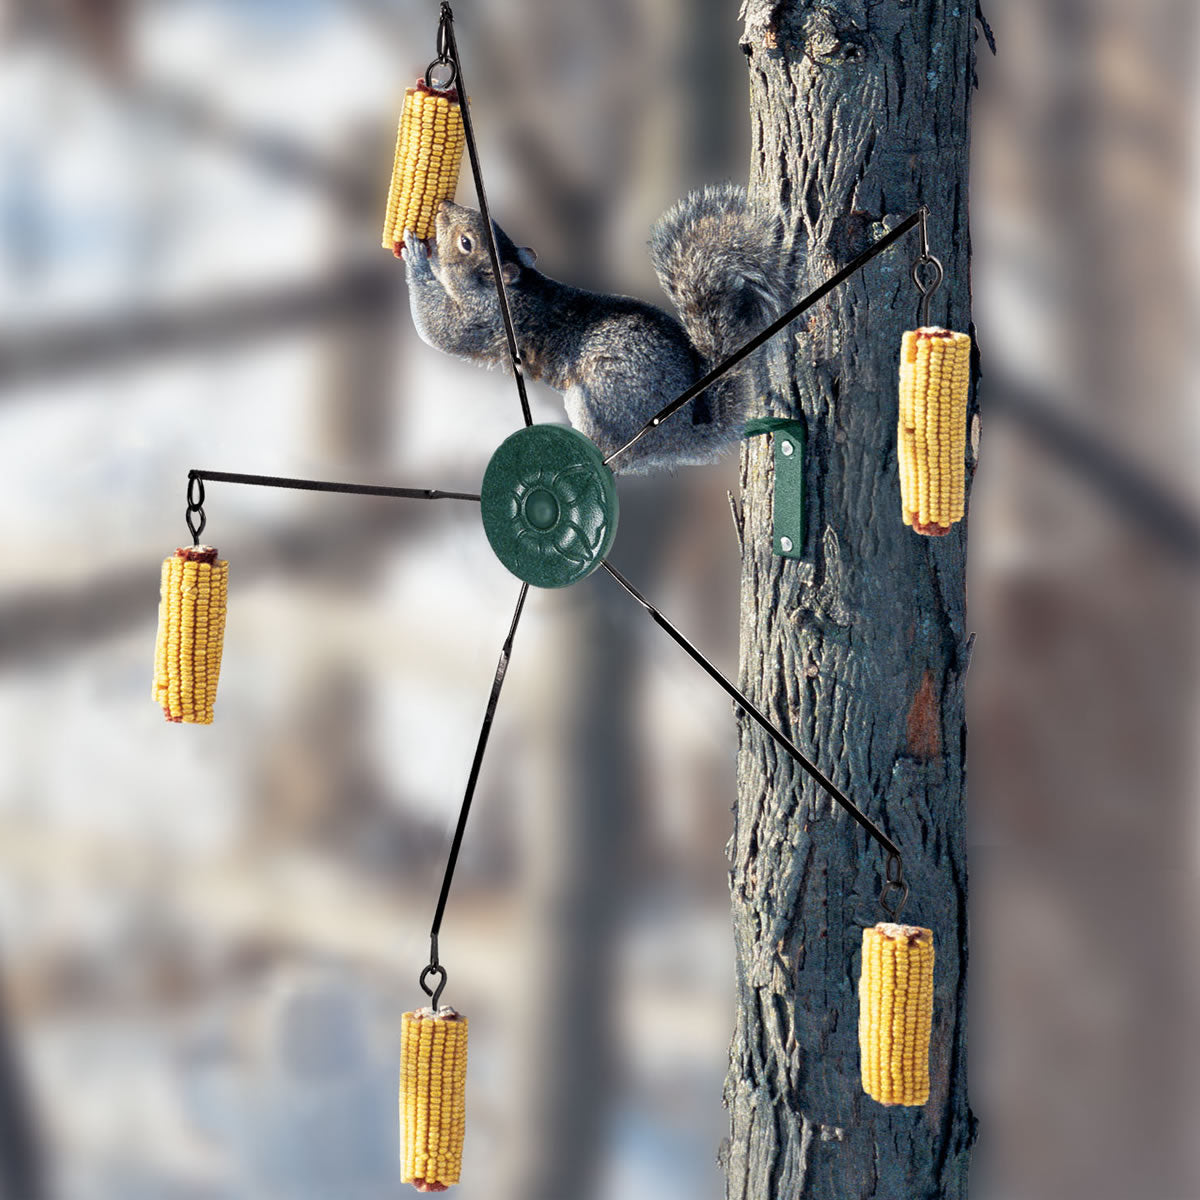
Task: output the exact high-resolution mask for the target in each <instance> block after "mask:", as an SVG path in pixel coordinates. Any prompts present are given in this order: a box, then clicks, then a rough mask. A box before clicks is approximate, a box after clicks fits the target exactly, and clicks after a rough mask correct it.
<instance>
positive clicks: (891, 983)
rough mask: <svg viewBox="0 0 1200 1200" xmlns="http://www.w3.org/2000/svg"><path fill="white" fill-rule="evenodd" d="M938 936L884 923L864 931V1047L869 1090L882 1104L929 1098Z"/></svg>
mask: <svg viewBox="0 0 1200 1200" xmlns="http://www.w3.org/2000/svg"><path fill="white" fill-rule="evenodd" d="M932 1026H933V931H932V930H930V929H921V928H920V927H919V926H916V925H893V924H890V923H889V922H886V921H885V922H882V923H880V924H879V925H876V926H875V927H874V928H872V929H864V930H863V946H862V977H861V978H860V979H859V983H858V1048H859V1052H860V1055H861V1060H862V1085H863V1091H864V1092H866V1093H867V1095H868V1096H871V1097H872V1098H874V1099H875V1100H878V1101H879V1103H880V1104H924V1103H926V1101H928V1099H929V1034H930V1030H931V1029H932Z"/></svg>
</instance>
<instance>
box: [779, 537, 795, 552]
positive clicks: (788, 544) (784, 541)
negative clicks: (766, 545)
mask: <svg viewBox="0 0 1200 1200" xmlns="http://www.w3.org/2000/svg"><path fill="white" fill-rule="evenodd" d="M779 545H780V546H781V547H782V548H783V549H784V550H785V551H787V550H791V548H792V539H791V538H790V537H781V538H780V539H779Z"/></svg>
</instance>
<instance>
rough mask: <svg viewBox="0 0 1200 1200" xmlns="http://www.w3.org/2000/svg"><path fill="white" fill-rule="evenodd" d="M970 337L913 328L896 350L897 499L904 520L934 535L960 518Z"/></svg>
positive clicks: (942, 330)
mask: <svg viewBox="0 0 1200 1200" xmlns="http://www.w3.org/2000/svg"><path fill="white" fill-rule="evenodd" d="M970 382H971V339H970V337H968V336H967V334H965V333H952V332H951V331H950V330H948V329H937V328H927V329H916V330H911V329H910V330H909V331H908V332H907V333H906V334H905V335H904V341H903V343H902V345H901V350H900V422H899V428H898V432H897V439H896V441H897V450H896V453H897V457H898V459H899V462H900V504H901V510H902V514H903V517H904V523H905V524H906V525H911V526H912V528H913V529H914V530H916V532H917V533H924V534H929V535H931V536H934V537H937V536H940V535H941V534H944V533H949V532H950V526H951V525H953V524H954V522H955V521H959V520H961V519H962V515H963V501H964V499H965V497H966V444H967V398H968V395H969V392H970Z"/></svg>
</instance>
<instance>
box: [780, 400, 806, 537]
mask: <svg viewBox="0 0 1200 1200" xmlns="http://www.w3.org/2000/svg"><path fill="white" fill-rule="evenodd" d="M773 433H774V438H775V514H774V515H775V530H774V535H775V544H774V550H775V553H776V554H777V555H779V556H780V557H781V558H803V557H804V422H803V421H788V422H787V424H786V425H785V426H783V428H777V429H775V430H774V431H773Z"/></svg>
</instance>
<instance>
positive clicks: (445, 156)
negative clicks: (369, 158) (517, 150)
mask: <svg viewBox="0 0 1200 1200" xmlns="http://www.w3.org/2000/svg"><path fill="white" fill-rule="evenodd" d="M464 144H465V140H464V136H463V123H462V113H461V112H459V108H458V93H457V92H456V91H455V90H454V89H453V88H451V89H450V90H449V91H445V92H437V91H434V90H433V89H432V88H429V87H427V86H426V84H425V81H424V80H423V79H419V80H417V86H416V87H410V88H408V89H407V90H406V91H405V93H404V107H403V109H401V111H400V123H399V125H398V127H397V129H396V157H395V160H394V162H393V164H392V183H391V186H390V187H389V188H388V199H387V214H386V216H385V217H384V220H383V248H384V249H385V250H391V251H393V252H394V253H396V254H399V252H400V250H399V247H400V244H401V242H402V241H403V238H404V231H405V230H406V229H411V230H412V231H413V233H415V234H416V235H417V237H419V238H427V237H430V236H432V234H433V232H434V227H433V218H434V213H435V212H436V211H437V206H438V204H439V203H440V202H441V201H443V200H452V199H453V198H454V189H455V187H456V186H457V185H458V167H459V164H460V163H461V162H462V155H463V146H464Z"/></svg>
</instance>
